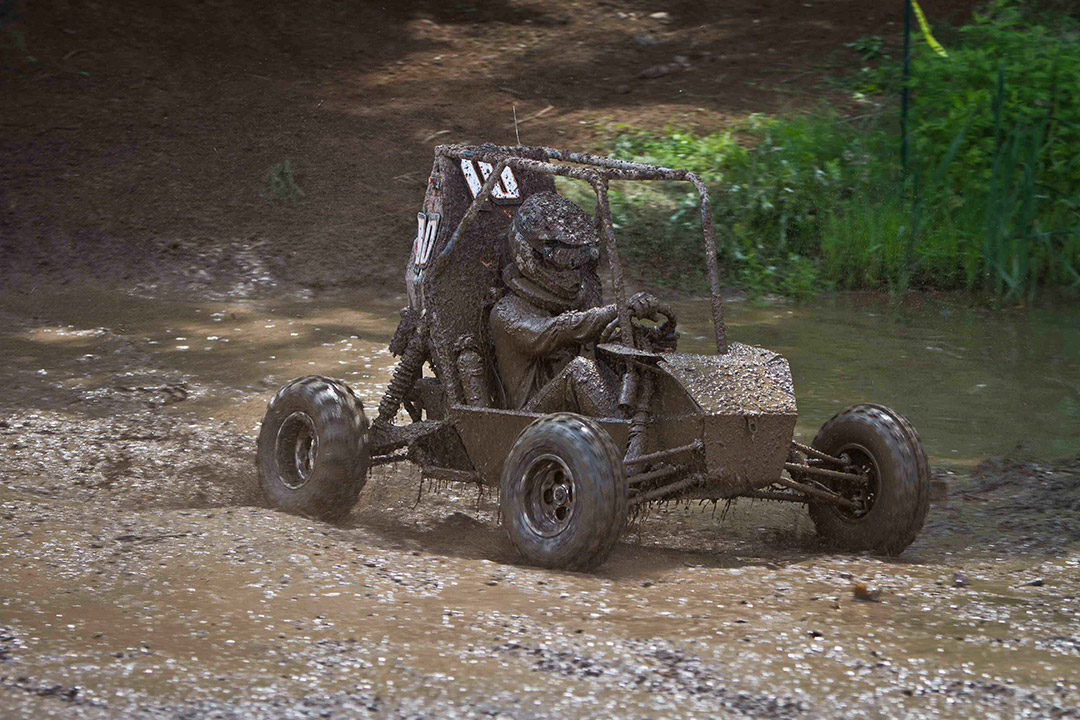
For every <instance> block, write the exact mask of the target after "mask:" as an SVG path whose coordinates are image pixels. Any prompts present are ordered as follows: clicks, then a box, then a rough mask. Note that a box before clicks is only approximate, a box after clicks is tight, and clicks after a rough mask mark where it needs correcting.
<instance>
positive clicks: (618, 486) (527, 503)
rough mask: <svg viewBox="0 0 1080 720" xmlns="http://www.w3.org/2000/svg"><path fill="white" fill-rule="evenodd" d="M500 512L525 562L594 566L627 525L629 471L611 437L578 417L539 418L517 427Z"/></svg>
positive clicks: (576, 567)
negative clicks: (519, 428) (521, 428)
mask: <svg viewBox="0 0 1080 720" xmlns="http://www.w3.org/2000/svg"><path fill="white" fill-rule="evenodd" d="M499 510H500V514H501V516H502V524H503V527H505V528H506V533H507V535H508V536H509V538H510V542H511V543H513V545H514V547H515V548H517V550H518V551H519V552H520V553H521V554H522V555H523V556H524V558H525V560H526V561H527V562H529V563H531V564H534V565H540V566H542V567H550V568H561V569H566V570H590V569H592V568H595V567H597V566H598V565H600V564H601V563H602V562H603V561H604V559H605V558H606V557H607V556H608V553H610V552H611V549H612V547H614V546H615V542H616V541H617V540H618V538H619V534H620V533H621V532H622V529H623V526H624V525H625V523H626V515H627V502H626V477H625V474H624V472H623V465H622V458H621V457H620V455H619V452H618V450H617V449H616V447H615V443H614V442H612V440H611V437H610V436H609V435H608V434H607V432H605V431H604V429H603V428H601V427H600V426H599V425H597V424H596V423H595V422H593V421H592V420H590V419H588V418H585V417H582V416H581V415H575V414H573V413H557V414H554V415H547V416H545V417H542V418H540V419H538V420H536V421H535V422H533V423H532V424H531V425H529V426H528V427H526V428H525V429H524V430H522V431H521V435H519V436H518V439H517V440H516V441H515V442H514V445H513V447H512V448H511V449H510V454H509V455H508V456H507V458H506V462H505V463H504V465H503V473H502V482H501V485H500V498H499Z"/></svg>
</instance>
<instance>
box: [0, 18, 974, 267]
mask: <svg viewBox="0 0 1080 720" xmlns="http://www.w3.org/2000/svg"><path fill="white" fill-rule="evenodd" d="M5 4H6V3H5ZM899 5H900V3H898V2H865V1H864V0H828V1H826V2H820V1H816V2H806V3H802V2H788V0H765V1H759V0H727V1H726V2H717V3H699V2H690V1H689V0H681V1H679V2H669V3H661V2H654V3H646V2H642V1H641V0H601V1H599V2H584V1H578V2H574V1H571V0H558V1H556V2H548V1H543V2H542V1H540V0H476V1H474V2H462V3H456V4H455V3H443V2H436V1H434V0H429V1H424V2H398V3H384V2H354V3H337V2H331V1H330V0H313V1H312V2H307V3H291V2H281V1H280V0H271V1H270V2H254V1H253V0H232V1H231V2H228V1H225V0H185V1H184V2H180V1H179V0H163V1H162V2H156V3H142V2H137V1H136V0H116V1H115V2H110V3H104V2H92V1H89V0H58V1H57V2H52V3H30V2H27V1H26V0H21V1H20V2H17V3H16V4H15V10H14V18H13V19H11V18H7V19H6V24H5V26H4V27H3V28H2V29H0V45H2V49H0V97H2V98H3V100H2V112H0V158H2V162H0V267H2V271H0V273H2V278H3V281H4V283H5V284H6V285H8V286H9V287H10V286H27V287H32V286H34V285H38V284H42V283H45V284H55V283H68V282H73V281H80V282H82V281H86V280H97V281H102V282H106V283H109V284H117V283H118V284H120V285H122V286H129V285H130V286H134V285H135V284H136V283H139V282H144V283H145V282H147V281H148V280H152V281H164V282H165V283H168V282H170V281H173V282H180V283H182V286H188V287H200V282H201V281H204V280H205V282H203V283H202V285H204V286H205V285H208V284H209V283H211V282H212V280H213V279H214V278H220V277H237V276H253V275H265V276H273V277H276V278H277V279H278V280H279V281H285V282H291V283H296V284H301V285H305V286H309V287H320V286H326V285H340V284H381V283H386V282H388V281H389V282H390V283H392V284H393V285H394V286H396V284H397V281H398V268H399V267H400V266H401V264H402V263H403V261H404V258H405V256H406V254H407V250H408V245H409V239H410V237H411V233H412V228H413V220H412V217H411V211H412V210H413V208H414V207H415V206H416V205H417V204H418V203H419V202H420V200H421V198H422V192H423V184H424V180H425V176H426V174H427V171H428V169H429V167H430V156H431V148H432V146H433V145H435V144H436V143H438V142H446V141H484V140H491V141H498V142H512V140H513V126H512V122H511V117H512V108H513V106H514V105H516V107H517V113H518V117H519V118H520V119H521V124H520V128H521V132H522V140H523V141H524V142H527V143H550V144H556V145H575V146H582V145H589V144H595V143H596V133H597V132H598V130H597V128H598V127H599V128H603V127H607V126H608V125H609V124H610V123H612V122H622V123H628V124H632V125H638V126H646V127H662V126H663V125H665V124H667V123H670V122H674V123H678V124H692V125H698V126H711V125H715V124H717V123H721V122H723V121H724V120H725V119H726V118H729V117H732V116H735V117H737V116H740V115H744V114H746V113H749V112H774V111H778V110H782V109H785V108H789V107H793V106H798V105H805V104H807V103H810V102H814V101H816V100H817V99H819V98H821V97H825V98H826V99H828V97H829V92H828V91H822V90H821V89H820V88H816V85H817V83H818V82H819V81H820V79H821V76H822V74H823V73H828V72H835V71H837V70H842V69H843V66H844V65H845V64H847V63H850V62H852V61H853V58H852V57H851V55H850V53H848V52H847V51H845V50H843V48H842V43H844V42H849V41H851V40H853V39H855V38H857V37H860V36H863V35H871V34H877V35H886V36H892V37H896V36H898V34H899V27H900V24H899V12H900V11H899V9H898V8H899ZM970 5H971V2H970V0H928V1H927V2H926V3H925V7H926V10H927V11H928V12H929V13H930V14H931V15H932V16H934V17H935V18H942V19H948V18H953V19H960V18H962V17H964V16H966V15H967V12H968V9H969V7H970ZM676 56H681V57H683V58H685V62H684V63H682V64H679V65H678V68H677V69H676V70H675V71H674V72H671V73H670V74H667V75H664V76H662V77H657V78H654V79H642V78H641V77H639V76H640V74H641V73H642V71H643V70H645V69H647V68H651V67H655V66H658V65H664V64H671V63H672V62H673V59H674V58H675V57H676ZM286 159H290V160H291V161H292V162H293V163H294V165H295V167H296V169H297V179H298V182H299V185H300V187H301V188H302V189H303V191H304V193H305V197H304V200H303V202H301V203H299V204H296V205H289V204H283V203H280V202H275V201H273V200H271V199H270V198H269V197H268V196H269V185H268V182H267V173H268V171H269V170H270V168H272V167H273V166H274V165H276V164H277V163H280V162H282V161H284V160H286Z"/></svg>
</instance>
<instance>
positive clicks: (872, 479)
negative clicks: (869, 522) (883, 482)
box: [833, 443, 881, 522]
mask: <svg viewBox="0 0 1080 720" xmlns="http://www.w3.org/2000/svg"><path fill="white" fill-rule="evenodd" d="M835 455H836V456H837V457H839V458H840V459H841V460H843V462H844V466H843V471H844V472H848V473H855V474H857V475H862V476H863V477H865V478H866V485H863V486H855V487H853V486H851V485H848V484H846V483H836V485H835V486H834V487H833V490H835V491H836V492H839V493H840V494H841V495H843V496H844V497H845V498H847V499H848V500H850V501H851V502H853V503H855V505H856V506H857V508H856V509H848V508H839V507H836V508H834V509H835V510H836V512H837V514H838V515H840V517H841V518H843V519H844V520H846V521H848V522H859V521H860V520H862V519H863V518H864V517H866V515H867V514H868V513H869V512H870V510H871V509H873V507H874V500H875V498H876V497H877V494H878V488H879V484H880V479H879V478H880V477H881V474H880V471H879V469H878V464H877V460H875V459H874V456H873V454H872V453H871V452H870V451H869V450H867V449H866V448H865V447H863V446H862V445H858V444H855V443H850V444H848V445H844V446H843V447H841V448H840V449H839V450H838V451H837V452H836V453H835Z"/></svg>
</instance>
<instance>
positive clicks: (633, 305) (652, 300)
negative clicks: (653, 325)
mask: <svg viewBox="0 0 1080 720" xmlns="http://www.w3.org/2000/svg"><path fill="white" fill-rule="evenodd" d="M661 307H662V304H661V302H660V299H659V298H658V297H656V296H655V295H653V294H652V293H649V292H639V293H637V294H636V295H634V297H632V298H630V314H631V315H633V316H634V317H639V318H645V319H647V320H657V319H658V318H657V316H658V315H659V313H660V308H661Z"/></svg>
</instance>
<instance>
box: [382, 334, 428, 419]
mask: <svg viewBox="0 0 1080 720" xmlns="http://www.w3.org/2000/svg"><path fill="white" fill-rule="evenodd" d="M425 360H427V333H426V332H424V328H423V327H422V326H421V327H419V328H417V329H416V330H415V331H414V332H413V333H412V335H411V336H410V337H409V342H408V344H407V345H406V346H405V351H404V352H403V353H401V360H400V361H399V362H398V364H397V367H396V368H394V377H393V378H391V380H390V386H389V387H387V388H386V393H385V394H384V395H383V397H382V400H380V401H379V416H378V417H377V418H375V422H374V423H373V424H374V426H375V427H376V428H378V429H380V430H386V429H387V428H389V427H390V425H392V424H393V421H394V416H395V415H397V411H398V408H400V407H401V403H402V402H403V401H404V400H405V397H406V396H407V395H408V394H409V391H410V390H412V388H413V385H415V384H416V380H417V378H419V377H420V371H421V370H422V369H423V367H424V361H425Z"/></svg>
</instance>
